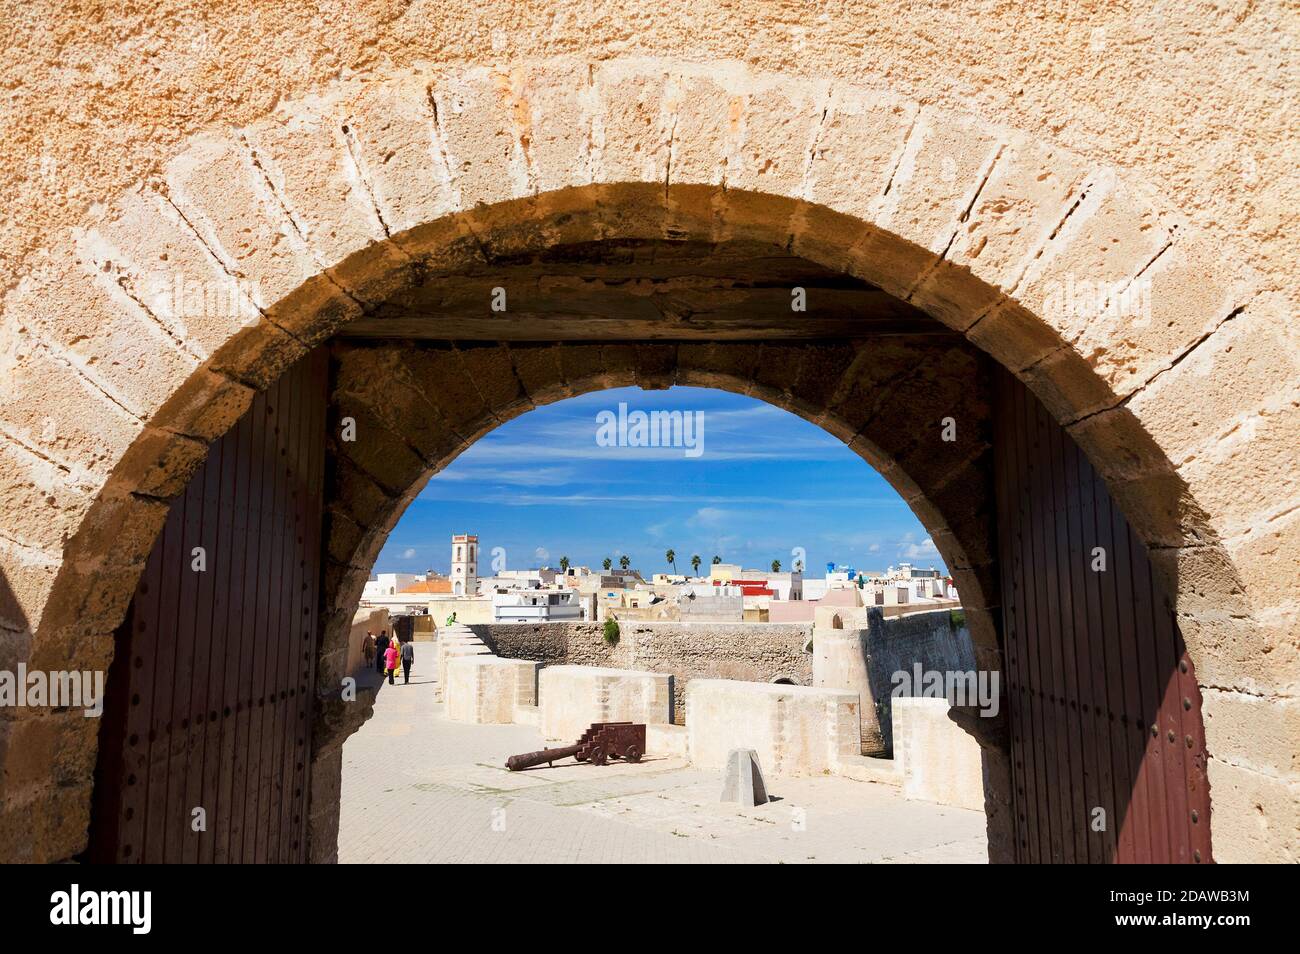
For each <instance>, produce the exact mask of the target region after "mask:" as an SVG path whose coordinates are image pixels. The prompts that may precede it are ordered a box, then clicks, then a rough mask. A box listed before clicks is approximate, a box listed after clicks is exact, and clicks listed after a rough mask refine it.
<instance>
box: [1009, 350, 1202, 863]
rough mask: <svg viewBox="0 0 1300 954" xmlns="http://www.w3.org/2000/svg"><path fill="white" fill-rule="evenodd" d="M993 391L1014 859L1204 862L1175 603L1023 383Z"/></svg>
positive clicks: (1197, 760) (1186, 668)
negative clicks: (1097, 564)
mask: <svg viewBox="0 0 1300 954" xmlns="http://www.w3.org/2000/svg"><path fill="white" fill-rule="evenodd" d="M1000 378H1001V380H1000V384H999V393H998V408H997V414H996V418H997V421H996V443H997V487H998V523H999V540H998V548H999V561H1000V564H1001V576H1002V587H1003V594H1002V596H1003V632H1004V637H1005V650H1006V652H1005V670H1006V678H1007V694H1008V703H1009V718H1010V724H1011V762H1012V782H1013V799H1014V804H1015V813H1014V814H1015V822H1016V850H1017V857H1018V858H1019V860H1021V861H1026V862H1077V863H1082V862H1196V861H1202V862H1206V861H1211V860H1212V857H1211V852H1210V802H1209V786H1208V782H1207V780H1206V774H1205V759H1206V755H1205V734H1204V730H1203V727H1202V723H1201V697H1200V692H1199V690H1198V689H1197V685H1196V675H1195V673H1194V672H1193V670H1192V665H1191V660H1190V659H1189V658H1188V657H1187V653H1186V650H1185V648H1184V647H1183V643H1182V638H1181V636H1180V635H1179V633H1178V627H1177V622H1176V619H1175V616H1174V613H1173V607H1172V604H1171V602H1170V600H1169V599H1168V597H1167V596H1166V595H1165V594H1163V593H1162V592H1160V589H1159V587H1158V585H1157V583H1156V580H1155V579H1154V576H1153V574H1152V571H1151V563H1150V560H1149V558H1148V556H1147V552H1146V548H1145V546H1144V545H1143V544H1142V541H1141V540H1139V539H1138V538H1137V535H1136V534H1135V533H1134V532H1133V530H1132V528H1131V527H1130V526H1129V524H1128V521H1127V520H1126V519H1125V518H1124V515H1123V514H1122V513H1121V512H1120V509H1119V507H1117V506H1116V505H1115V503H1114V501H1113V500H1112V499H1111V497H1110V494H1109V492H1108V491H1107V489H1106V486H1105V484H1104V483H1103V482H1102V481H1101V479H1100V478H1099V477H1098V475H1097V473H1096V472H1095V471H1094V470H1093V468H1092V466H1091V464H1090V463H1089V462H1088V460H1087V459H1086V457H1085V456H1084V455H1083V453H1082V451H1080V450H1079V448H1078V446H1077V445H1076V444H1075V443H1074V441H1073V440H1072V439H1071V438H1070V436H1069V435H1068V434H1066V433H1065V431H1064V430H1063V429H1062V428H1061V427H1060V426H1059V425H1057V423H1056V422H1055V421H1054V420H1053V419H1052V418H1051V416H1050V415H1048V413H1047V412H1046V410H1045V409H1044V408H1043V406H1042V405H1041V404H1040V403H1039V402H1038V401H1037V400H1036V399H1035V398H1034V397H1033V395H1031V394H1030V393H1029V392H1028V391H1027V390H1026V389H1025V388H1024V386H1023V385H1021V384H1020V383H1019V382H1018V381H1016V380H1015V379H1014V378H1012V377H1011V376H1010V375H1006V374H1003V375H1000ZM1099 553H1100V554H1104V559H1105V569H1104V570H1101V569H1094V560H1095V559H1096V558H1097V555H1098V554H1099ZM1098 810H1100V812H1102V813H1103V814H1102V815H1101V816H1098V815H1097V812H1098ZM1100 819H1104V827H1103V826H1102V825H1099V824H1098V821H1099V820H1100Z"/></svg>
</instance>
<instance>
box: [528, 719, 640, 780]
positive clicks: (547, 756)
mask: <svg viewBox="0 0 1300 954" xmlns="http://www.w3.org/2000/svg"><path fill="white" fill-rule="evenodd" d="M644 754H645V724H644V723H634V722H593V723H592V724H591V726H590V727H589V728H588V729H587V731H586V732H584V733H582V738H580V739H579V740H578V741H577V742H576V743H574V744H573V745H566V746H564V747H562V748H558V749H542V750H541V751H540V752H525V753H524V754H523V755H512V756H510V758H508V759H506V768H508V769H509V770H510V771H512V772H519V771H522V770H523V769H526V768H532V767H533V766H534V765H541V764H542V763H543V762H545V763H546V764H547V765H550V764H552V763H554V762H555V761H556V760H557V759H567V758H569V757H570V756H572V757H573V758H575V759H577V760H578V761H579V762H590V763H592V764H593V765H604V764H605V763H606V762H608V761H609V760H610V759H612V758H614V759H622V760H623V761H625V762H640V761H641V756H643V755H644Z"/></svg>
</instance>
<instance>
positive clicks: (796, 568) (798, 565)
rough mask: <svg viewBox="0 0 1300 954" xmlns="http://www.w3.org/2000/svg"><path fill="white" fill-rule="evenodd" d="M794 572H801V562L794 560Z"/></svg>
mask: <svg viewBox="0 0 1300 954" xmlns="http://www.w3.org/2000/svg"><path fill="white" fill-rule="evenodd" d="M794 571H795V572H796V573H802V572H803V560H795V561H794Z"/></svg>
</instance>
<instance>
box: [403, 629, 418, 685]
mask: <svg viewBox="0 0 1300 954" xmlns="http://www.w3.org/2000/svg"><path fill="white" fill-rule="evenodd" d="M414 666H415V642H414V640H408V641H407V642H404V643H402V685H404V686H405V685H407V684H409V683H410V681H411V669H413V668H414Z"/></svg>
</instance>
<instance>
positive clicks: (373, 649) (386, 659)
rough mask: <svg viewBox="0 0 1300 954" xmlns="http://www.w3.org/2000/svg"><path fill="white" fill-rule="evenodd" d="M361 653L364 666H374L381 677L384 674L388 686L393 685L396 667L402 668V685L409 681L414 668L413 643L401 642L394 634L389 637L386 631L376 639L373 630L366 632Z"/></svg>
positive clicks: (381, 631)
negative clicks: (363, 657)
mask: <svg viewBox="0 0 1300 954" xmlns="http://www.w3.org/2000/svg"><path fill="white" fill-rule="evenodd" d="M361 651H362V653H364V654H365V660H366V665H367V666H374V667H375V671H376V672H378V673H379V674H380V675H381V676H383V675H385V674H386V675H387V676H388V684H389V685H390V686H391V685H393V677H394V676H396V675H397V667H398V666H401V667H402V683H403V684H404V685H405V684H407V683H409V682H410V681H411V670H412V669H413V668H414V667H415V644H414V643H413V642H411V641H409V640H408V641H406V642H402V641H401V640H400V639H398V638H397V634H396V633H394V634H393V635H392V636H391V637H390V636H389V635H388V630H380V631H379V636H378V637H376V636H375V634H374V631H373V630H368V631H367V632H366V638H365V641H364V642H363V643H362V644H361Z"/></svg>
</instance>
